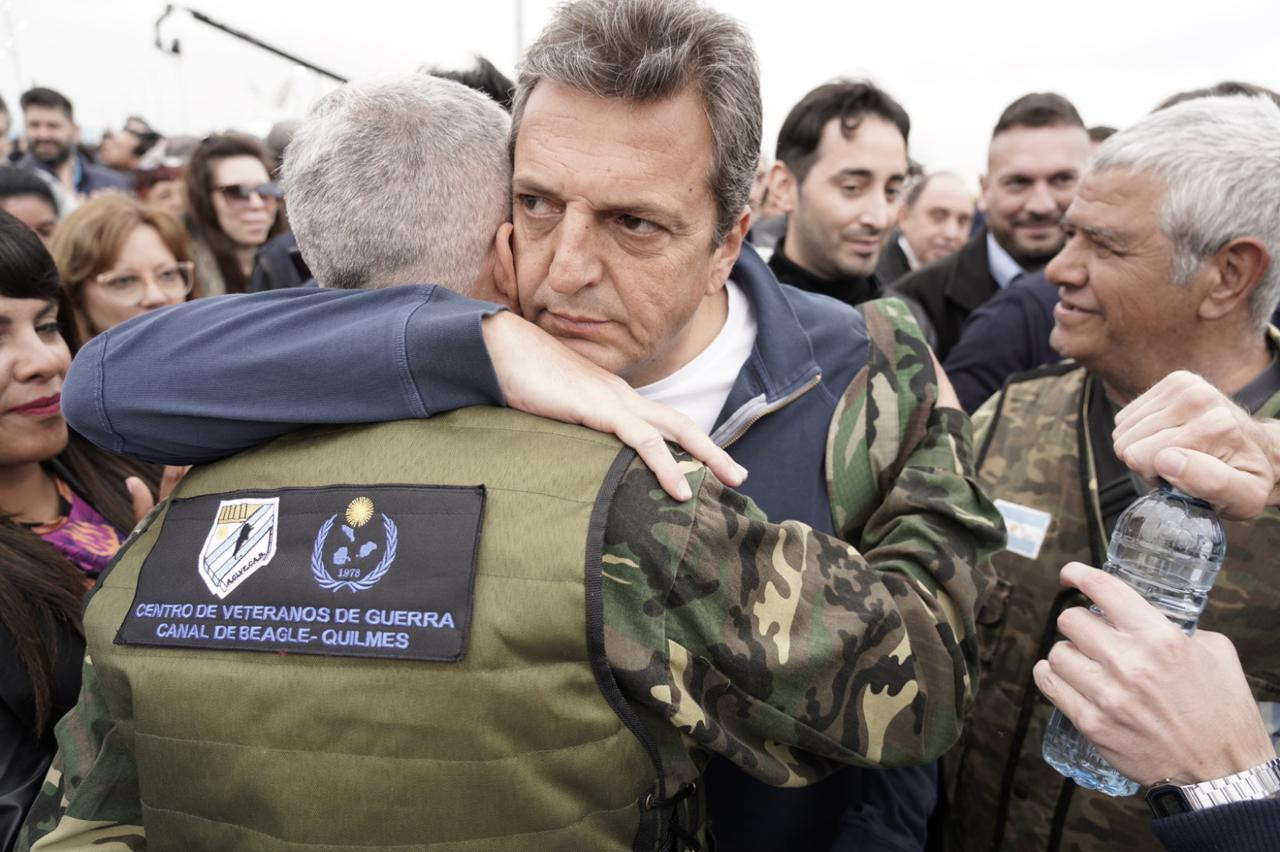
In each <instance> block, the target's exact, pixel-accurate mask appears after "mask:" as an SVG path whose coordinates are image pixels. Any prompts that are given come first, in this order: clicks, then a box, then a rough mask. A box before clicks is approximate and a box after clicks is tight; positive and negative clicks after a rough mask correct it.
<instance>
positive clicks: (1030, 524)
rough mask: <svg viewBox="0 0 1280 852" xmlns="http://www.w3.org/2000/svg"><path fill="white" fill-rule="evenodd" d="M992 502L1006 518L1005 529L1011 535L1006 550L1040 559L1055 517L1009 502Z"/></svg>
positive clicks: (1029, 557)
mask: <svg viewBox="0 0 1280 852" xmlns="http://www.w3.org/2000/svg"><path fill="white" fill-rule="evenodd" d="M992 502H993V503H995V505H996V509H997V510H999V512H1000V515H1001V517H1003V518H1004V528H1005V531H1006V532H1007V533H1008V535H1009V543H1008V544H1007V545H1005V550H1007V551H1009V552H1010V553H1016V554H1018V555H1019V556H1025V557H1026V558H1028V559H1036V558H1037V557H1039V556H1040V547H1041V545H1043V544H1044V539H1045V536H1046V535H1048V534H1049V524H1050V522H1051V521H1052V520H1053V515H1050V514H1049V513H1048V512H1042V511H1041V510H1039V509H1032V508H1031V507H1030V506H1021V505H1019V504H1017V503H1010V502H1009V501H1008V500H993V501H992Z"/></svg>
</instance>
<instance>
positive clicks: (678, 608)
mask: <svg viewBox="0 0 1280 852" xmlns="http://www.w3.org/2000/svg"><path fill="white" fill-rule="evenodd" d="M923 425H924V429H923V432H922V434H921V435H920V436H919V437H918V439H916V440H915V441H913V447H914V451H913V452H912V453H911V456H912V457H913V458H915V457H916V456H917V455H918V457H919V459H921V460H923V461H921V462H920V464H919V465H917V466H918V467H920V468H924V469H928V467H929V466H928V465H925V464H924V461H928V460H932V459H938V460H945V459H952V460H953V461H954V460H955V459H956V458H968V457H969V455H968V453H969V434H968V420H967V419H966V418H965V417H964V415H963V414H961V413H960V412H958V411H954V410H948V409H938V410H931V411H930V412H929V415H928V417H927V418H926V419H925V420H924V424H923ZM688 465H689V474H688V475H689V479H690V485H691V486H693V488H694V492H695V499H694V500H692V501H689V502H687V503H683V504H680V503H675V502H674V501H671V500H669V499H667V498H666V497H665V495H663V494H662V492H661V490H660V489H658V487H657V484H656V481H655V480H654V479H653V475H652V474H651V473H649V472H648V471H647V470H646V469H645V468H644V467H643V466H641V465H639V464H634V465H633V466H632V467H631V469H630V470H629V471H628V472H627V474H626V476H625V477H624V479H623V481H622V484H621V486H620V487H619V489H618V492H617V494H616V495H615V498H614V505H613V507H612V509H611V511H610V513H609V522H608V526H607V529H606V534H605V535H606V553H605V557H604V566H603V567H604V607H605V611H604V612H605V648H606V654H607V656H608V659H609V663H610V666H611V667H612V669H613V671H614V675H615V677H616V678H617V680H618V683H619V685H620V686H621V687H622V689H623V692H624V693H625V694H626V695H627V696H628V697H629V698H630V699H631V700H633V701H636V702H638V703H640V704H643V705H645V706H647V707H649V708H650V709H652V710H654V711H656V712H658V713H660V714H662V715H664V716H665V717H666V718H667V719H669V720H670V721H671V723H672V724H673V725H675V726H676V727H677V728H679V729H680V730H681V731H682V732H684V733H685V734H686V735H687V736H688V737H689V738H690V739H692V740H693V741H694V742H695V743H696V744H697V745H699V746H701V747H703V748H705V749H708V750H711V751H714V752H717V753H719V754H722V755H725V756H726V757H728V758H729V759H730V760H732V761H734V762H735V763H736V764H738V765H739V766H741V767H742V768H743V769H745V770H746V771H748V772H750V773H751V774H753V775H755V776H756V777H758V778H760V779H762V780H764V781H766V782H767V783H770V784H775V785H779V786H798V785H802V784H806V783H809V782H812V781H814V780H817V779H818V778H820V777H822V776H823V775H825V774H827V773H828V772H829V771H830V770H831V768H832V767H833V765H834V764H836V763H841V764H858V765H875V766H896V765H906V764H912V763H924V762H928V761H931V760H934V759H936V758H937V757H938V756H939V755H940V754H941V753H942V752H943V751H945V750H946V748H947V747H948V746H950V745H951V743H952V742H953V741H954V739H955V737H956V736H957V735H958V733H959V718H960V714H961V713H962V711H963V708H964V704H965V700H966V696H967V694H968V691H969V688H970V685H971V681H972V671H971V670H972V663H971V662H970V661H969V659H968V654H967V652H966V651H965V650H964V648H963V647H962V644H963V643H964V642H965V641H968V640H967V639H966V637H965V636H963V635H960V634H958V632H957V630H956V628H955V627H954V625H965V624H967V625H972V621H973V613H972V609H973V606H974V603H975V600H976V598H977V597H978V595H979V593H980V590H981V587H982V585H983V581H982V580H981V579H980V577H979V576H978V575H979V574H980V572H979V570H978V569H977V568H976V567H975V566H977V565H978V564H980V563H981V562H982V561H983V560H984V559H985V558H986V554H987V552H988V551H989V550H991V549H993V548H994V547H996V546H997V545H998V544H999V543H1000V542H1001V540H1002V534H1001V531H1002V529H1003V527H1002V526H1000V524H999V519H998V517H999V516H998V515H995V514H994V509H992V507H991V505H990V504H989V503H988V502H987V501H986V499H985V498H984V497H983V496H982V495H981V493H980V492H979V491H978V490H977V488H976V487H975V486H973V485H972V482H971V479H970V477H969V473H968V470H967V469H966V468H965V467H964V466H963V465H957V466H956V467H953V468H949V469H948V470H950V471H952V472H951V473H950V474H949V476H950V478H948V477H940V478H939V479H938V480H937V481H933V480H931V479H930V478H929V477H927V476H924V475H923V473H920V472H919V471H912V472H904V473H903V475H902V476H903V477H904V484H903V486H902V487H901V488H895V489H894V490H893V491H892V492H891V494H890V495H889V500H891V501H893V503H892V504H890V505H889V507H888V509H891V510H892V509H896V510H897V511H898V513H899V514H907V513H906V512H905V511H904V510H905V509H907V508H913V509H914V510H915V512H916V513H922V512H925V511H926V510H928V512H929V513H930V514H931V517H932V520H931V525H930V526H929V528H928V530H927V531H923V532H922V531H919V530H916V531H914V532H913V535H912V536H911V537H910V539H909V540H904V541H901V542H899V536H898V533H897V532H896V530H897V528H898V525H895V524H894V523H890V522H888V521H883V522H880V521H877V523H880V525H881V526H883V527H884V531H883V532H882V533H881V534H880V536H879V541H880V548H881V550H882V553H881V554H880V558H881V562H882V564H883V565H884V566H885V567H877V566H872V565H871V564H869V563H868V561H867V559H865V558H864V557H863V556H862V555H861V554H860V553H859V552H858V551H857V550H855V549H854V548H853V547H851V546H850V545H848V544H846V543H844V542H842V541H840V540H838V539H836V538H834V537H832V536H828V535H824V534H822V533H818V532H815V531H814V530H812V529H810V528H809V527H807V526H805V525H804V524H801V523H798V522H786V523H782V524H771V523H769V522H768V520H767V519H766V518H765V517H764V514H763V513H762V512H761V511H760V510H759V509H758V508H757V507H756V506H755V504H754V503H752V502H751V501H750V500H749V499H748V498H746V497H744V496H742V495H740V494H738V493H736V492H734V491H731V490H729V489H727V488H725V487H724V486H723V485H721V484H720V483H719V482H718V481H717V480H716V479H715V478H714V477H712V476H709V475H707V474H706V471H705V469H703V468H702V467H701V466H700V465H697V464H695V463H691V462H690V463H688ZM922 537H923V538H922ZM951 537H956V538H958V539H959V540H960V542H961V543H960V545H959V546H958V547H957V546H954V545H952V544H950V543H949V542H948V539H949V538H951ZM922 540H928V541H932V542H934V544H935V545H936V546H938V547H939V548H940V549H942V550H944V553H942V554H940V555H938V556H937V557H929V558H922V557H921V556H920V554H919V552H918V551H919V550H920V548H921V547H922V545H921V544H920V542H921V541H922ZM921 566H924V567H921ZM929 569H932V570H933V571H934V573H932V574H926V576H925V577H924V579H923V580H922V579H918V577H917V574H919V573H921V572H924V571H927V570H929Z"/></svg>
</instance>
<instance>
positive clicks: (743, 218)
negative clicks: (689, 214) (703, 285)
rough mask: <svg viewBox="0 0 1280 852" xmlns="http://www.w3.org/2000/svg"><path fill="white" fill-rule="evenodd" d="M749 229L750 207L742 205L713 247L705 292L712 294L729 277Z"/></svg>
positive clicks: (722, 285)
mask: <svg viewBox="0 0 1280 852" xmlns="http://www.w3.org/2000/svg"><path fill="white" fill-rule="evenodd" d="M749 230H751V208H750V207H743V208H742V212H741V213H740V214H739V215H738V220H737V221H736V222H734V223H733V226H732V227H731V228H729V232H728V233H726V234H725V235H724V241H723V242H721V243H720V245H718V246H716V248H715V249H714V254H715V262H714V263H713V264H712V265H711V275H710V277H709V278H708V279H707V289H706V294H707V295H708V296H714V295H715V294H716V293H717V292H718V291H719V290H720V289H721V288H722V287H724V285H725V282H726V281H727V280H728V279H729V273H730V272H732V271H733V265H734V264H735V263H737V262H738V255H740V254H741V253H742V244H743V243H744V242H745V241H746V239H747V231H749Z"/></svg>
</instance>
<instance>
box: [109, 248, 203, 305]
mask: <svg viewBox="0 0 1280 852" xmlns="http://www.w3.org/2000/svg"><path fill="white" fill-rule="evenodd" d="M195 268H196V265H195V264H194V263H192V262H191V261H189V260H181V261H178V262H177V263H174V264H173V265H171V266H164V267H161V268H160V269H157V270H156V271H155V272H153V273H151V274H150V275H147V274H146V273H142V272H104V273H102V274H101V275H99V276H97V277H96V278H94V279H93V280H94V282H96V283H97V284H98V285H99V286H101V287H102V289H103V291H104V292H105V293H106V294H107V295H108V296H109V297H110V298H111V299H113V300H115V301H116V302H119V303H120V304H122V305H128V306H130V307H133V306H134V305H140V304H142V299H143V297H144V296H145V295H146V292H147V284H148V283H153V284H155V285H156V287H157V288H158V289H159V290H160V292H161V293H164V294H165V295H166V296H168V297H169V298H170V299H181V298H182V297H183V296H185V295H187V294H188V293H190V292H191V288H192V286H193V285H194V284H195Z"/></svg>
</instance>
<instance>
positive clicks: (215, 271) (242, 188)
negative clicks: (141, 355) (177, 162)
mask: <svg viewBox="0 0 1280 852" xmlns="http://www.w3.org/2000/svg"><path fill="white" fill-rule="evenodd" d="M186 185H187V209H188V211H189V214H188V215H189V225H190V228H191V236H192V237H193V238H194V240H195V243H194V245H193V247H192V253H193V254H194V255H195V263H196V274H197V276H198V277H199V279H200V282H201V285H202V286H203V287H204V292H205V294H206V295H211V296H216V295H219V294H221V293H243V292H245V289H246V287H247V285H248V283H249V276H250V275H251V274H252V273H253V258H254V253H255V252H257V250H258V248H259V247H260V246H261V245H262V244H263V243H265V242H266V241H267V240H269V239H270V238H272V237H274V236H276V235H277V234H280V233H283V232H284V230H285V223H284V215H283V212H282V211H281V203H280V200H281V198H282V196H283V195H284V193H283V192H282V191H281V189H280V184H278V183H275V182H274V181H272V179H271V166H270V163H269V162H268V161H267V153H266V149H265V148H263V146H262V143H261V142H259V141H258V140H257V139H254V138H253V137H252V136H245V135H244V134H241V133H223V134H219V135H214V136H209V137H207V138H206V139H205V140H204V141H203V142H201V143H200V144H199V146H197V147H196V149H195V151H193V152H192V154H191V159H190V160H189V161H188V162H187V178H186Z"/></svg>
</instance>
